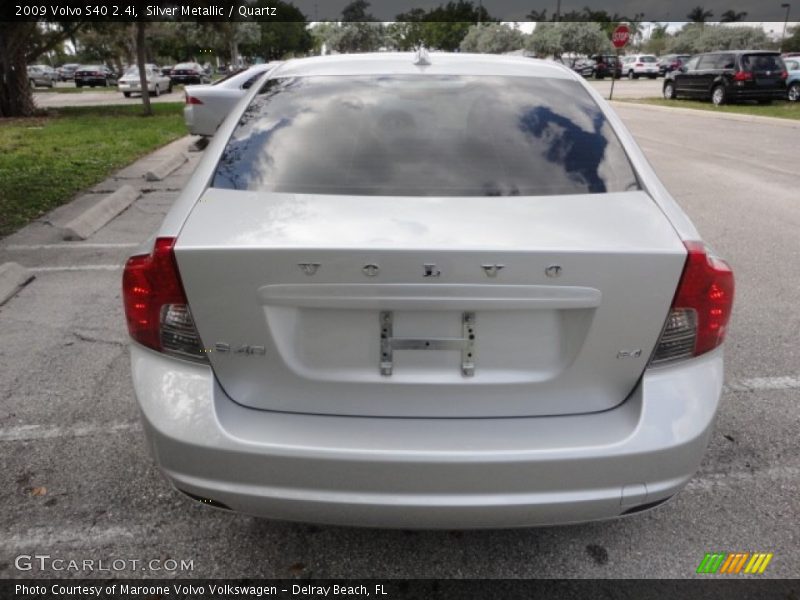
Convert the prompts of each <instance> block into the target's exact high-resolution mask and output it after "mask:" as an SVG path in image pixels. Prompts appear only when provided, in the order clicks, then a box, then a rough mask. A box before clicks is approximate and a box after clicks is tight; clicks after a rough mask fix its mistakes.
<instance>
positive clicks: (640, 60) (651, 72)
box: [622, 54, 660, 79]
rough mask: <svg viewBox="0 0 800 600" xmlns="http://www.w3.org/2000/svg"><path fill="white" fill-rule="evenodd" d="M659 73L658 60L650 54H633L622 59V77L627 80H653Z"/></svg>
mask: <svg viewBox="0 0 800 600" xmlns="http://www.w3.org/2000/svg"><path fill="white" fill-rule="evenodd" d="M659 73H660V71H659V66H658V58H657V57H655V56H653V55H652V54H633V55H631V56H625V57H623V59H622V75H623V77H624V76H626V75H627V77H628V78H629V79H638V78H639V77H649V78H650V79H655V78H656V77H658V75H659Z"/></svg>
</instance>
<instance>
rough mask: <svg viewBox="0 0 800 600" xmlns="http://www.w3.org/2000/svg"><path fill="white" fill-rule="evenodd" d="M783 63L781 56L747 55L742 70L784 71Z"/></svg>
mask: <svg viewBox="0 0 800 600" xmlns="http://www.w3.org/2000/svg"><path fill="white" fill-rule="evenodd" d="M783 66H784V65H783V61H782V60H781V57H780V55H779V54H745V55H744V56H742V68H744V70H745V71H782V70H783Z"/></svg>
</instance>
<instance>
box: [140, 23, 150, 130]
mask: <svg viewBox="0 0 800 600" xmlns="http://www.w3.org/2000/svg"><path fill="white" fill-rule="evenodd" d="M146 27H147V23H146V22H145V21H136V62H137V64H138V66H139V84H140V86H141V90H142V106H143V112H144V116H146V117H149V116H152V114H153V108H152V107H151V106H150V91H149V88H148V85H147V69H146V68H145V63H146V62H147V50H146V49H145V39H146V36H145V33H146V31H145V30H146Z"/></svg>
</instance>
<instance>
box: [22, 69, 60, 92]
mask: <svg viewBox="0 0 800 600" xmlns="http://www.w3.org/2000/svg"><path fill="white" fill-rule="evenodd" d="M56 81H58V74H57V73H56V70H55V69H54V68H53V67H50V66H48V65H31V66H29V67H28V82H29V83H30V85H31V87H33V88H35V87H39V86H41V87H49V88H51V87H53V86H54V85H55V82H56Z"/></svg>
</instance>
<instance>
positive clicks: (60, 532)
mask: <svg viewBox="0 0 800 600" xmlns="http://www.w3.org/2000/svg"><path fill="white" fill-rule="evenodd" d="M133 537H138V536H135V535H134V532H133V531H131V530H130V529H127V528H125V527H117V526H112V527H107V528H102V529H101V528H95V527H82V528H70V527H65V528H51V527H37V528H35V529H29V530H28V531H26V532H24V533H12V532H9V531H6V532H4V535H3V536H2V540H3V541H2V546H3V548H4V549H6V550H11V549H19V548H21V549H31V548H37V547H38V548H47V547H49V546H52V545H55V544H74V543H76V542H78V543H82V542H91V544H92V546H91V547H93V548H96V547H97V544H102V543H105V544H108V543H114V542H119V540H120V539H122V538H133Z"/></svg>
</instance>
